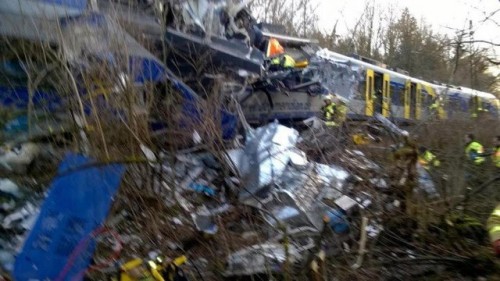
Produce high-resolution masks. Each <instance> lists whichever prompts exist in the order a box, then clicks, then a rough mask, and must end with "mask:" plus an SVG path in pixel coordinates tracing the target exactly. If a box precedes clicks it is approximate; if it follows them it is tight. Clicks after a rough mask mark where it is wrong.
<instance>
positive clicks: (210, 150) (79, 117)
mask: <svg viewBox="0 0 500 281" xmlns="http://www.w3.org/2000/svg"><path fill="white" fill-rule="evenodd" d="M16 1H17V0H16ZM30 1H31V0H30ZM52 2H54V1H40V5H41V7H40V9H39V11H35V10H33V11H32V10H29V11H30V13H32V14H30V15H29V16H28V17H26V15H25V14H24V13H23V11H22V9H21V8H22V7H21V6H19V7H17V8H16V7H14V6H15V5H14V6H8V5H6V4H5V5H4V4H0V8H1V9H0V14H1V15H2V16H5V18H6V19H8V21H6V24H5V25H3V24H2V25H0V32H2V35H4V36H7V37H9V38H11V37H12V36H14V38H15V39H16V40H17V39H18V40H20V41H23V40H24V41H26V42H29V44H27V45H28V47H30V48H33V49H34V50H35V51H34V52H35V53H36V51H38V52H39V51H40V50H39V49H37V47H33V46H31V45H37V44H38V45H41V46H50V47H51V48H52V47H53V48H54V49H55V50H52V49H50V50H45V49H44V50H43V52H40V53H36V55H33V56H31V55H27V57H29V59H31V60H32V61H29V62H30V63H26V61H25V60H29V59H19V58H18V59H17V60H16V59H12V60H9V61H8V62H5V63H4V64H2V65H1V66H0V72H1V74H2V77H5V79H6V80H7V81H9V83H10V82H12V83H14V82H16V83H18V84H17V85H16V86H15V87H13V88H14V89H13V90H12V91H11V90H4V89H3V88H1V87H0V101H1V104H2V106H1V108H0V109H1V110H0V114H3V113H4V111H6V112H7V113H8V114H6V116H7V117H6V118H5V119H6V120H3V119H2V120H0V121H1V122H0V123H1V125H2V127H3V130H2V132H1V134H0V140H1V142H2V148H1V150H0V176H1V178H0V225H1V226H2V229H1V230H0V276H1V277H3V276H6V278H7V276H13V277H15V278H17V279H19V280H28V279H29V280H32V279H45V278H46V279H51V280H69V279H71V280H82V279H83V278H84V277H86V278H89V279H90V280H103V279H108V278H116V277H117V276H120V278H121V279H120V280H139V279H140V278H142V277H151V278H154V279H155V280H169V281H170V280H186V279H189V280H221V279H223V278H225V279H230V280H232V279H239V278H242V277H250V278H253V277H261V278H263V279H266V280H267V279H270V277H269V276H271V275H276V276H284V277H289V278H285V279H290V280H306V279H307V278H309V280H310V279H314V280H326V277H325V276H328V279H331V278H330V277H331V276H337V275H338V276H342V275H341V273H343V274H346V275H343V276H342V277H345V279H347V278H350V277H352V275H350V274H352V272H356V271H357V270H362V271H363V274H365V273H366V274H368V275H369V274H381V275H383V276H385V277H387V278H403V279H404V278H409V277H412V276H413V277H414V276H419V277H422V276H424V275H425V274H426V273H428V272H434V273H437V274H439V273H440V272H442V271H443V270H445V269H443V268H446V266H449V265H450V264H451V265H464V264H467V263H470V260H469V259H468V258H469V257H470V256H473V255H476V254H477V253H478V252H481V250H483V249H484V248H483V246H484V243H483V242H484V241H483V240H484V235H485V234H484V231H481V228H480V227H479V226H480V223H478V222H477V221H475V220H472V219H469V218H468V217H467V216H465V215H464V214H460V215H456V214H455V211H456V208H454V207H455V206H453V207H449V208H448V204H449V205H453V204H454V203H455V202H460V203H462V202H463V201H464V202H465V201H466V199H468V198H466V199H464V200H462V201H460V200H456V198H453V197H452V198H451V199H450V197H447V196H446V192H447V190H446V186H445V187H443V186H442V185H440V183H441V182H442V181H446V179H445V178H447V177H443V176H442V175H441V174H439V173H435V172H434V171H431V170H429V169H427V168H426V167H423V166H422V165H421V164H419V163H418V161H417V160H418V153H417V144H416V142H417V140H416V139H415V138H414V136H413V135H412V134H411V133H409V132H408V131H406V130H403V129H402V128H400V127H399V126H398V125H396V124H395V123H393V122H392V121H391V120H389V119H387V118H386V117H384V116H387V114H384V112H385V113H387V112H386V111H388V109H387V108H386V107H387V104H386V107H384V106H383V105H384V104H383V99H382V100H381V102H382V103H381V104H377V105H375V107H377V106H379V105H380V108H377V109H376V110H374V109H373V108H372V109H370V110H368V108H369V106H368V103H367V102H365V101H363V98H361V97H362V96H364V95H365V94H366V93H364V92H360V88H361V87H362V86H364V85H363V84H362V83H364V81H363V79H364V76H363V75H364V74H365V73H364V71H365V70H364V69H362V68H361V67H360V66H359V65H354V64H352V63H351V61H350V60H348V59H346V57H344V56H339V55H336V54H335V53H332V52H330V51H328V50H321V49H320V48H319V47H318V46H317V44H315V42H314V41H312V40H308V39H303V38H297V37H292V36H288V35H287V34H286V32H285V31H284V30H283V29H284V28H283V27H280V26H275V25H271V24H266V23H258V22H257V20H256V19H255V18H254V17H253V16H252V15H251V11H250V10H249V9H248V8H247V7H246V6H247V4H248V3H249V2H250V1H247V0H244V1H238V0H179V1H173V0H171V1H136V2H137V3H136V2H134V1H119V0H109V1H85V0H81V1H69V2H68V3H66V2H64V1H63V2H64V3H66V4H67V5H66V4H65V5H63V6H64V7H59V8H60V9H53V8H54V7H53V6H51V5H56V4H54V3H52ZM55 2H58V1H55ZM124 2H129V3H124ZM130 2H134V5H132V8H133V9H136V10H137V11H135V13H130V6H129V5H130ZM153 2H154V5H152V3H153ZM19 3H20V4H19V5H21V4H22V3H25V2H24V1H23V0H20V1H19ZM148 3H149V4H151V5H149V4H148ZM59 4H60V3H59ZM47 5H48V6H47ZM23 7H24V6H23ZM90 7H92V9H91V8H90ZM18 8H19V9H18ZM51 8H52V9H51ZM47 13H48V14H47ZM43 16H49V19H43ZM42 23H43V24H42ZM35 27H36V28H35ZM33 30H38V31H37V32H36V33H34V32H33ZM58 34H60V35H61V36H62V38H59V37H58ZM9 44H11V43H10V42H9ZM9 44H7V45H9ZM30 44H31V45H30ZM10 46H11V45H9V47H10ZM55 46H57V47H55ZM24 47H26V46H25V45H23V48H24ZM45 51H47V52H45ZM49 51H50V52H49ZM6 52H7V51H6ZM10 52H11V53H12V54H11V55H12V56H13V57H14V56H17V50H14V51H12V50H10ZM42 53H43V54H44V55H46V54H50V55H47V57H43V56H42ZM9 54H10V53H9ZM6 56H7V55H6ZM37 56H39V57H37ZM32 57H34V58H35V59H33V58H32ZM43 64H48V65H49V66H47V69H46V68H43V67H40V65H43ZM30 67H31V68H30ZM27 68H29V71H28V70H26V69H27ZM41 69H42V70H41ZM32 74H36V75H34V76H33V77H35V81H33V77H32V76H30V75H32ZM38 75H40V76H38ZM45 76H47V77H48V78H47V79H46V80H48V82H47V84H44V83H42V82H40V81H38V80H37V79H41V80H44V78H43V77H45ZM40 77H41V78H40ZM384 77H385V76H384ZM2 81H3V80H2ZM19 81H21V82H19ZM54 81H57V83H56V86H55V87H54V85H51V84H50V83H54ZM35 82H36V83H41V84H40V89H50V90H48V91H47V92H44V91H42V90H40V91H38V90H36V89H35V90H34V89H32V88H31V87H34V86H33V83H35ZM387 82H389V81H387ZM36 83H35V84H36ZM27 85H28V86H27ZM68 85H70V86H68ZM371 86H372V87H373V85H371ZM387 87H389V85H386V88H387ZM384 89H385V88H384ZM365 90H366V89H365ZM331 92H335V93H337V96H336V97H335V101H336V102H338V106H339V107H338V108H339V111H340V108H341V107H342V106H344V107H342V108H344V109H345V112H344V113H345V115H343V116H341V117H339V119H340V120H336V121H338V124H337V125H338V126H335V127H328V126H325V122H324V120H321V119H320V118H317V117H319V116H318V111H319V110H320V107H321V105H322V102H323V101H322V96H323V95H324V94H327V93H331ZM367 93H368V92H367ZM14 96H16V97H17V98H18V100H15V99H14ZM370 99H371V98H370ZM385 102H386V103H387V101H386V100H385ZM371 105H372V107H373V106H374V104H371ZM384 108H385V109H384ZM394 108H395V112H396V111H397V110H399V111H398V112H399V113H397V114H401V115H403V114H404V113H403V110H406V109H405V108H406V107H405V106H404V105H403V104H399V105H395V106H394ZM347 110H348V111H349V114H350V115H351V116H349V118H347ZM391 110H392V109H391ZM367 112H369V114H368V113H367ZM416 112H417V111H415V112H414V114H416ZM395 114H396V113H395ZM353 116H358V117H359V116H361V117H360V119H356V118H353ZM308 118H309V119H308ZM275 119H276V120H275ZM270 120H275V121H273V122H271V121H270ZM304 120H306V121H305V122H303V121H304ZM247 122H249V123H251V124H252V125H254V127H250V125H249V124H248V123H247ZM269 122H271V123H269ZM286 125H291V126H286ZM187 139H189V140H187ZM421 140H422V138H420V141H421ZM179 143H180V144H179ZM181 148H182V149H181ZM453 153H456V152H453ZM41 163H43V164H41ZM480 187H481V188H482V186H480ZM464 204H465V203H464ZM445 205H446V206H445ZM460 207H463V206H460ZM462 209H463V208H462ZM471 225H472V226H471ZM448 230H449V231H448ZM454 235H455V236H459V238H456V237H455V236H454ZM443 241H444V242H443ZM448 241H450V242H448ZM446 243H449V244H446ZM444 244H446V245H444ZM471 245H472V246H471ZM450 248H451V249H452V250H450ZM464 252H465V254H464ZM434 253H437V254H443V253H445V254H447V255H450V258H449V259H444V260H442V261H435V257H434V256H432V254H434ZM468 254H470V256H467V255H468ZM429 256H430V257H431V258H430V260H432V261H433V262H435V264H430V265H429V264H427V263H426V262H427V261H428V260H429ZM398 260H400V261H404V262H407V263H408V264H413V265H414V268H412V269H414V270H410V271H408V272H400V271H395V272H393V271H392V270H391V269H392V268H393V267H394V264H395V261H398ZM422 261H423V262H422ZM366 264H368V266H366V267H364V265H366ZM436 264H437V265H436ZM472 264H475V263H472ZM485 264H486V265H488V264H489V263H488V261H481V262H480V265H485ZM479 267H480V266H478V267H477V268H479ZM373 268H375V269H373ZM469 268H470V267H465V266H464V270H468V269H469ZM372 270H373V272H372ZM486 271H487V270H485V271H484V272H486ZM357 272H359V271H357ZM481 272H483V271H481ZM405 274H406V275H405ZM161 275H163V276H161ZM158 276H160V277H161V278H160V277H158ZM127 278H128V279H127ZM162 278H163V279H162ZM339 279H342V278H341V277H339ZM112 280H114V279H112Z"/></svg>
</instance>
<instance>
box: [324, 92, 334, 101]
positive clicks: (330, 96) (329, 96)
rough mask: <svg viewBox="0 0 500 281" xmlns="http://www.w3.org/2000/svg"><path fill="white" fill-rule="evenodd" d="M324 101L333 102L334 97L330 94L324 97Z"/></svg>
mask: <svg viewBox="0 0 500 281" xmlns="http://www.w3.org/2000/svg"><path fill="white" fill-rule="evenodd" d="M323 100H324V101H326V100H330V101H331V100H333V95H332V94H328V95H326V96H323Z"/></svg>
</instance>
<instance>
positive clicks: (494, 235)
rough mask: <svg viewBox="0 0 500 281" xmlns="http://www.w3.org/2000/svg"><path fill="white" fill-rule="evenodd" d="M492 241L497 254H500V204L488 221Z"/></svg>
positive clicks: (487, 225)
mask: <svg viewBox="0 0 500 281" xmlns="http://www.w3.org/2000/svg"><path fill="white" fill-rule="evenodd" d="M486 227H487V228H488V234H489V236H490V242H491V245H492V246H493V250H494V251H495V254H496V255H497V256H500V204H498V205H497V207H496V208H495V210H493V212H492V213H491V215H490V217H489V218H488V221H487V223H486Z"/></svg>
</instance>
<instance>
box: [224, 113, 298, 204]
mask: <svg viewBox="0 0 500 281" xmlns="http://www.w3.org/2000/svg"><path fill="white" fill-rule="evenodd" d="M298 137H299V134H298V132H297V131H296V130H294V129H290V128H288V127H285V126H282V125H280V124H278V123H277V122H275V123H271V124H269V125H267V126H263V127H259V128H257V129H256V130H254V131H252V132H250V133H249V134H248V135H247V141H246V146H245V147H244V148H243V149H236V150H230V151H228V152H227V156H228V160H229V163H230V164H231V165H230V166H233V167H234V168H236V172H237V173H238V174H239V175H240V177H241V178H242V181H243V183H242V185H243V186H244V187H245V189H244V190H242V191H241V192H240V195H239V196H240V199H245V198H248V197H250V195H251V194H254V193H256V192H258V191H259V190H260V189H262V188H263V187H265V186H267V185H269V184H271V183H272V182H273V181H275V180H277V179H278V178H279V177H280V176H281V175H282V174H283V172H284V171H285V169H286V167H287V165H288V162H289V161H290V150H291V149H293V148H294V147H295V144H296V143H297V141H298Z"/></svg>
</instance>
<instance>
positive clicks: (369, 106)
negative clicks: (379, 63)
mask: <svg viewBox="0 0 500 281" xmlns="http://www.w3.org/2000/svg"><path fill="white" fill-rule="evenodd" d="M374 80H375V73H374V71H373V70H372V69H367V70H366V79H365V103H366V107H365V114H366V116H373V92H374V90H375V87H374Z"/></svg>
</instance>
